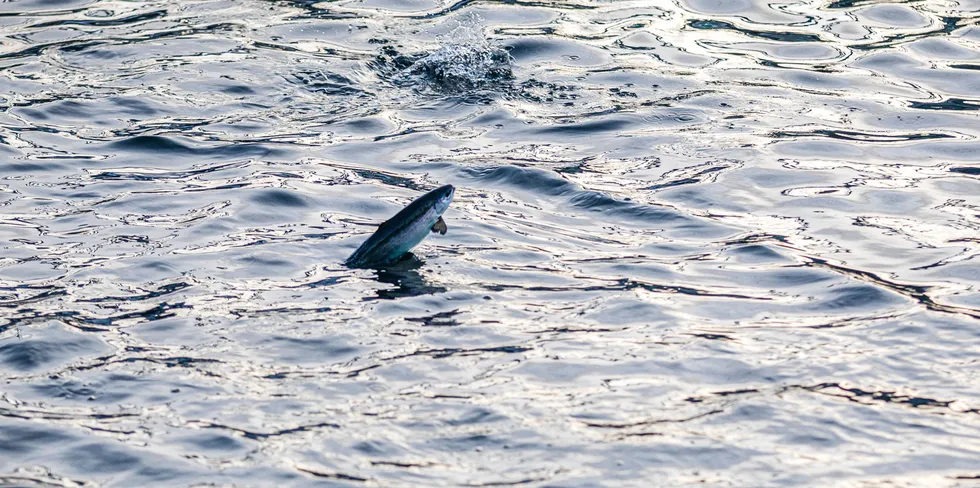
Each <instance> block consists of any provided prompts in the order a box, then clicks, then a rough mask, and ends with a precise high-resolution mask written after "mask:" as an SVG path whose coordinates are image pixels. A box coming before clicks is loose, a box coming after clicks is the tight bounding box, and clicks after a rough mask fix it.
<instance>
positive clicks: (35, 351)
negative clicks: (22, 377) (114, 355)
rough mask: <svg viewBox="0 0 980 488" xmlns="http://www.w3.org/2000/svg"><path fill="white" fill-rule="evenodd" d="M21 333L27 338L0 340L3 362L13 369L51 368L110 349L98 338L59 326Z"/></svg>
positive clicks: (0, 353) (1, 362)
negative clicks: (72, 331)
mask: <svg viewBox="0 0 980 488" xmlns="http://www.w3.org/2000/svg"><path fill="white" fill-rule="evenodd" d="M22 335H23V336H25V337H23V338H22V337H12V338H9V339H6V340H3V341H0V364H3V365H4V366H6V367H7V368H8V369H10V370H13V371H20V372H30V371H35V370H39V369H50V368H52V367H54V366H57V365H61V364H64V363H68V362H71V361H77V360H79V359H80V358H82V357H84V356H94V355H96V354H99V353H102V352H104V351H105V350H106V348H107V347H106V345H105V344H104V343H103V342H102V341H100V340H98V339H95V338H92V337H87V336H84V335H80V334H74V333H71V332H69V331H68V330H66V329H64V328H62V327H59V326H57V325H54V326H48V327H45V328H37V329H31V330H30V331H25V332H23V333H22Z"/></svg>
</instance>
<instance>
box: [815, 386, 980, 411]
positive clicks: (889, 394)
mask: <svg viewBox="0 0 980 488" xmlns="http://www.w3.org/2000/svg"><path fill="white" fill-rule="evenodd" d="M800 388H802V389H804V390H807V391H812V392H814V393H820V394H822V395H829V396H835V397H839V398H846V399H847V400H848V401H851V402H855V403H860V404H863V405H871V404H874V403H877V402H881V403H891V404H896V405H903V406H908V407H912V408H916V409H920V408H921V409H933V408H935V409H945V410H953V409H952V406H953V405H954V403H956V402H955V401H950V400H936V399H934V398H927V397H917V396H912V395H904V394H901V393H898V392H895V391H878V390H862V389H860V388H856V387H847V386H843V385H841V384H840V383H820V384H817V385H813V386H802V387H800ZM955 412H957V413H964V414H980V409H977V408H970V409H965V410H956V411H955Z"/></svg>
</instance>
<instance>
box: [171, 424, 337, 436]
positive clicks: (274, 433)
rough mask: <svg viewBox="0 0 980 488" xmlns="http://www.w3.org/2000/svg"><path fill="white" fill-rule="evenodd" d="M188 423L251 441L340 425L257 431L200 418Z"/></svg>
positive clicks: (312, 425) (315, 425)
mask: <svg viewBox="0 0 980 488" xmlns="http://www.w3.org/2000/svg"><path fill="white" fill-rule="evenodd" d="M188 423H190V424H192V425H195V426H197V427H200V428H202V429H219V430H227V431H229V432H234V433H235V434H237V435H240V436H242V437H244V438H246V439H249V440H253V441H257V440H263V439H270V438H274V437H283V436H289V435H292V434H298V433H302V432H314V431H317V430H320V429H339V428H340V425H338V424H335V423H331V422H320V423H316V424H310V425H300V426H298V427H291V428H288V429H279V430H273V431H269V432H258V431H253V430H247V429H240V428H237V427H232V426H229V425H223V424H217V423H213V422H206V421H200V420H191V421H189V422H188Z"/></svg>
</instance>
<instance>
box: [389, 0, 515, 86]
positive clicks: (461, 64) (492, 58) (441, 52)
mask: <svg viewBox="0 0 980 488" xmlns="http://www.w3.org/2000/svg"><path fill="white" fill-rule="evenodd" d="M437 40H438V41H439V42H440V44H442V47H440V48H438V49H436V50H434V51H423V52H419V53H412V54H401V53H399V52H398V51H397V50H396V49H395V48H394V47H391V46H385V47H384V48H382V50H381V53H380V54H379V55H378V57H377V59H376V60H375V62H374V63H372V67H373V68H374V69H375V70H376V71H378V73H380V74H381V75H382V77H383V78H385V79H386V80H388V81H390V82H391V83H394V84H395V85H397V86H400V87H411V88H414V89H417V90H420V91H429V90H431V91H436V92H440V93H446V92H460V91H473V90H480V89H489V88H493V87H495V86H499V85H501V84H507V83H509V82H510V81H511V80H513V79H514V75H513V72H512V70H511V66H512V64H513V58H511V56H510V54H509V53H508V52H507V51H506V50H505V49H503V48H502V47H500V46H498V45H496V44H494V43H493V42H491V41H490V40H489V39H487V38H486V36H485V35H484V34H483V28H482V19H481V18H480V17H479V16H478V15H471V16H467V17H465V18H463V19H462V20H460V21H459V22H458V24H457V26H456V27H455V28H454V29H453V30H452V31H451V32H449V33H448V34H446V35H441V36H438V37H437Z"/></svg>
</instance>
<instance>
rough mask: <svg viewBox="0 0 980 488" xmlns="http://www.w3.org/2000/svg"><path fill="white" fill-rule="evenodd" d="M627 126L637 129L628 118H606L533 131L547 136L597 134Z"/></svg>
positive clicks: (634, 123) (619, 129) (636, 125)
mask: <svg viewBox="0 0 980 488" xmlns="http://www.w3.org/2000/svg"><path fill="white" fill-rule="evenodd" d="M627 128H633V129H638V128H639V125H638V124H637V123H636V122H635V121H632V120H629V119H613V118H610V119H606V120H597V121H594V122H580V123H573V124H562V125H552V126H549V127H544V128H541V129H537V130H535V133H537V134H540V135H543V136H549V135H560V136H571V137H576V136H579V137H580V136H582V135H585V134H597V133H602V132H622V131H623V130H626V129H627Z"/></svg>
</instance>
